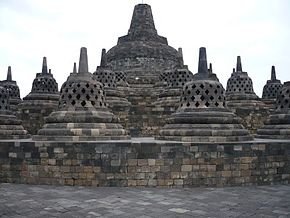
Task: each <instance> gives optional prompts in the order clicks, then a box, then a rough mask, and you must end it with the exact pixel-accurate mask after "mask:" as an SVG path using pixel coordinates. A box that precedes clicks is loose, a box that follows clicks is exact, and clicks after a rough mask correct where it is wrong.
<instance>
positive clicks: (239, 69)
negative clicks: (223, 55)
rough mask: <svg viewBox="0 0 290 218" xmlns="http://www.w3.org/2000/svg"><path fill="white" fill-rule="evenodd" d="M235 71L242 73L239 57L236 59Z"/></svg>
mask: <svg viewBox="0 0 290 218" xmlns="http://www.w3.org/2000/svg"><path fill="white" fill-rule="evenodd" d="M236 70H237V72H243V69H242V61H241V56H238V57H237V66H236Z"/></svg>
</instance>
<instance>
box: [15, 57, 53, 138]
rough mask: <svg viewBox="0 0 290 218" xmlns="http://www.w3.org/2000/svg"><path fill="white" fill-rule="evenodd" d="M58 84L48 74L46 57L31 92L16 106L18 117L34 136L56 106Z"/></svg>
mask: <svg viewBox="0 0 290 218" xmlns="http://www.w3.org/2000/svg"><path fill="white" fill-rule="evenodd" d="M58 100H59V92H58V84H57V82H56V81H55V79H54V78H53V75H52V74H51V73H49V72H48V69H47V61H46V57H44V58H43V63H42V72H41V73H37V74H36V78H35V79H34V80H33V84H32V89H31V92H30V93H29V94H28V95H27V96H26V97H24V98H23V102H22V103H21V104H19V105H18V109H19V113H18V117H19V118H20V119H21V120H23V126H24V127H25V128H26V129H27V130H28V131H29V133H31V134H36V133H37V131H38V130H39V129H40V128H41V127H42V126H43V124H44V119H45V117H47V116H48V115H49V114H50V113H51V112H53V111H55V110H56V108H57V106H58Z"/></svg>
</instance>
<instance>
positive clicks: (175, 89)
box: [154, 48, 193, 112]
mask: <svg viewBox="0 0 290 218" xmlns="http://www.w3.org/2000/svg"><path fill="white" fill-rule="evenodd" d="M178 60H179V64H178V66H177V67H176V69H174V70H173V71H165V72H163V73H161V74H160V82H165V84H166V85H167V87H166V88H165V89H164V90H163V91H162V92H161V93H160V95H159V96H158V99H157V101H156V102H155V103H154V105H156V106H157V107H171V108H173V109H171V110H173V112H174V111H175V110H176V109H177V107H178V104H179V99H180V96H181V93H182V88H183V86H184V85H185V83H186V82H189V81H191V80H192V78H193V74H192V73H191V72H190V71H189V70H188V67H187V66H186V65H184V64H183V55H182V49H181V48H180V49H179V50H178Z"/></svg>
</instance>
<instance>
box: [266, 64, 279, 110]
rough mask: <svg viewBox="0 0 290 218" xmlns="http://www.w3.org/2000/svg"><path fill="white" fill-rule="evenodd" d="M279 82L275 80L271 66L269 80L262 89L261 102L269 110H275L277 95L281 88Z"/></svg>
mask: <svg viewBox="0 0 290 218" xmlns="http://www.w3.org/2000/svg"><path fill="white" fill-rule="evenodd" d="M282 86H283V85H282V84H281V81H280V80H278V79H276V71H275V66H272V70H271V79H270V80H268V81H267V83H266V85H265V86H264V88H263V95H262V100H263V102H264V103H265V104H266V105H267V106H269V107H270V108H271V109H275V103H276V99H277V95H278V94H279V92H280V90H281V88H282Z"/></svg>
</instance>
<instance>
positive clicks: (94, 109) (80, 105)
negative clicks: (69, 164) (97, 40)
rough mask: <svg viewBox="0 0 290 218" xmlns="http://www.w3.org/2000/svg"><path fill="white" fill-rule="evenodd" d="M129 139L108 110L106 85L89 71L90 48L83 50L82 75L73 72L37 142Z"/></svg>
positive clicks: (80, 67)
mask: <svg viewBox="0 0 290 218" xmlns="http://www.w3.org/2000/svg"><path fill="white" fill-rule="evenodd" d="M75 70H76V68H75V67H74V71H75ZM128 138H130V137H129V136H128V135H127V133H126V131H125V130H124V129H123V127H122V125H121V124H119V123H118V118H117V117H116V116H115V115H114V114H113V113H111V112H110V111H109V109H108V108H107V103H106V99H105V92H104V85H103V84H102V83H100V82H98V81H97V80H96V79H95V76H94V75H93V74H91V73H89V71H88V59H87V49H86V48H84V47H83V48H81V54H80V59H79V69H78V73H76V72H73V73H71V74H70V75H69V77H68V78H67V81H66V82H65V83H64V84H63V85H62V87H61V90H60V98H59V106H58V110H57V111H55V112H52V113H51V114H50V115H49V117H47V118H46V124H45V125H44V126H43V128H42V129H40V130H39V131H38V135H36V136H34V137H33V139H34V140H36V141H95V140H115V139H116V140H118V139H128Z"/></svg>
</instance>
